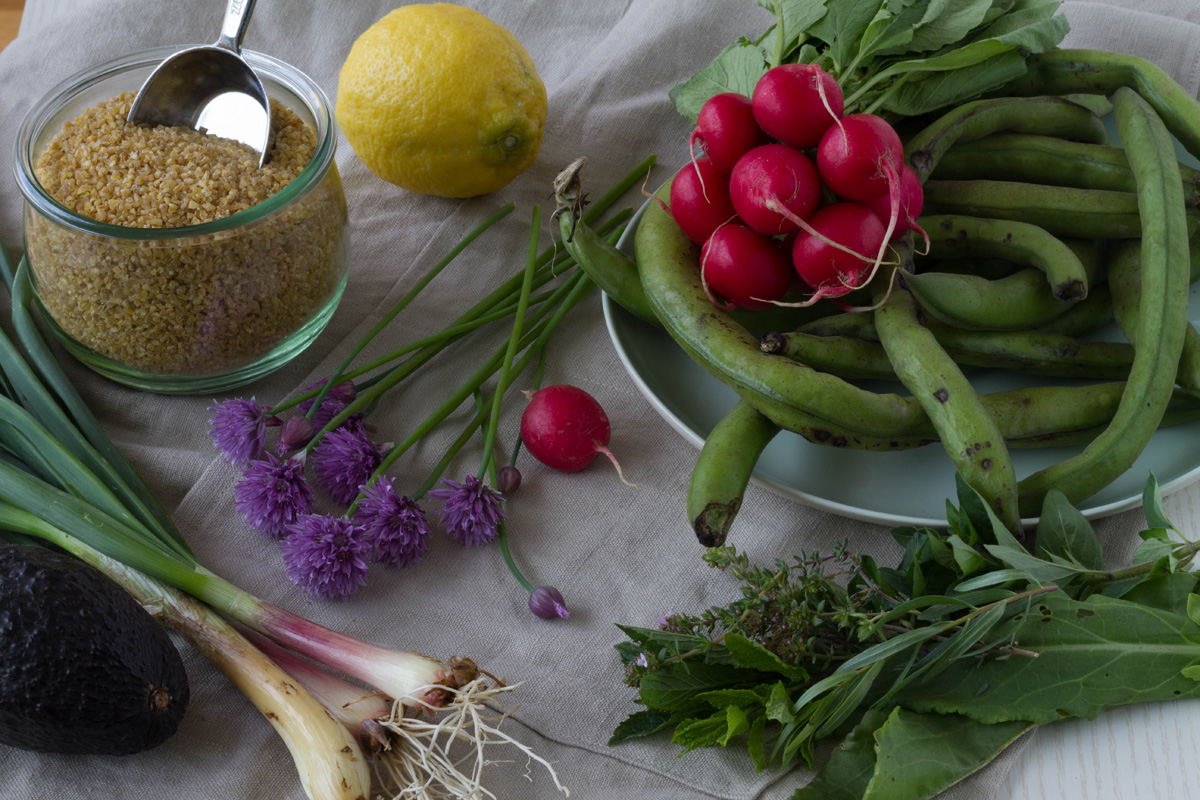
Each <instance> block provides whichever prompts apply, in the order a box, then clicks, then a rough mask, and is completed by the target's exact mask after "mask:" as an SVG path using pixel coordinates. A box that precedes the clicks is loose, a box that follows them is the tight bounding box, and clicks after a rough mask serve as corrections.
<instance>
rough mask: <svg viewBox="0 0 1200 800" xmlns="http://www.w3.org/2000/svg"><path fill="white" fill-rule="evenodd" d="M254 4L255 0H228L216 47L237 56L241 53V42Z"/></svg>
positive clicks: (248, 25) (244, 36)
mask: <svg viewBox="0 0 1200 800" xmlns="http://www.w3.org/2000/svg"><path fill="white" fill-rule="evenodd" d="M254 2H255V0H229V3H228V5H226V6H225V21H224V23H222V25H221V38H220V39H218V40H217V47H224V48H225V49H226V50H232V51H233V52H234V53H238V54H240V53H241V52H242V40H243V39H245V38H246V29H247V28H249V27H250V15H251V14H252V13H254Z"/></svg>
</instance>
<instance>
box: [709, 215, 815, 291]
mask: <svg viewBox="0 0 1200 800" xmlns="http://www.w3.org/2000/svg"><path fill="white" fill-rule="evenodd" d="M795 274H796V273H795V270H793V269H792V265H791V260H790V259H789V258H788V257H787V256H785V255H784V254H783V253H782V252H781V251H780V249H779V247H778V246H777V245H776V244H775V242H774V241H773V240H771V239H769V238H767V237H766V236H763V235H762V234H758V233H755V232H754V231H752V230H751V229H750V228H747V227H746V226H745V225H722V226H721V227H720V228H717V229H716V230H715V231H713V235H712V236H710V237H708V241H707V242H705V243H704V249H702V250H701V251H700V277H701V280H703V282H704V291H705V293H706V294H708V299H709V300H711V301H712V304H713V305H715V306H717V307H718V308H721V309H724V310H726V311H728V310H729V309H730V308H767V307H768V306H770V305H771V303H770V301H772V300H778V299H779V298H781V297H783V295H784V293H785V292H787V290H788V287H789V286H790V285H791V282H792V278H793V277H794V276H795ZM714 294H715V295H716V296H715V297H714Z"/></svg>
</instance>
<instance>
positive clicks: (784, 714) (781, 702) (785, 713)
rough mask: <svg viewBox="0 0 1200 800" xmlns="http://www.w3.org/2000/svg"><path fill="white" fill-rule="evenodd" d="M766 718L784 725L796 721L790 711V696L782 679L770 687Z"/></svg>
mask: <svg viewBox="0 0 1200 800" xmlns="http://www.w3.org/2000/svg"><path fill="white" fill-rule="evenodd" d="M767 718H768V719H772V720H774V721H775V722H781V723H783V724H784V725H787V724H788V723H791V722H795V721H796V716H795V714H793V713H792V698H791V695H789V694H788V690H787V687H786V686H784V685H783V681H779V682H778V683H776V684H775V685H773V686H772V687H771V698H770V699H769V700H767Z"/></svg>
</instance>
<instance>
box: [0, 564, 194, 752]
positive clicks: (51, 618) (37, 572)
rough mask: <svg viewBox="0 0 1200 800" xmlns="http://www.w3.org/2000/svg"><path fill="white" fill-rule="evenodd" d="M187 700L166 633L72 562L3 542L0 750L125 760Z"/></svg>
mask: <svg viewBox="0 0 1200 800" xmlns="http://www.w3.org/2000/svg"><path fill="white" fill-rule="evenodd" d="M188 697H189V690H188V681H187V674H186V673H185V672H184V668H183V661H182V659H181V658H180V657H179V653H178V652H177V651H176V649H175V646H174V645H173V644H172V643H171V640H170V637H169V636H168V635H167V632H166V630H165V629H164V628H163V627H162V626H161V625H159V624H158V623H157V622H155V621H154V619H153V618H152V617H151V616H150V615H149V614H148V613H147V612H146V611H145V610H144V609H143V608H142V607H141V606H140V605H139V604H138V603H137V601H136V600H134V599H133V597H131V596H130V595H129V594H127V593H126V592H125V591H124V590H123V589H121V587H120V586H118V585H117V584H116V583H114V582H113V581H111V580H110V579H109V578H107V577H106V576H105V575H103V574H102V573H101V572H100V571H99V570H97V569H95V568H93V567H91V566H88V565H87V564H85V563H83V562H82V561H79V560H78V559H76V558H74V557H72V556H69V555H63V554H60V553H58V552H54V551H50V550H47V549H45V548H40V547H29V546H22V545H11V544H6V543H2V542H0V743H2V744H6V745H10V746H12V747H19V748H21V749H23V750H36V751H40V752H46V753H80V754H84V753H86V754H92V755H128V754H131V753H137V752H140V751H142V750H148V749H149V748H151V747H154V746H156V745H158V744H161V743H162V742H164V741H166V739H167V738H168V737H170V736H171V734H173V733H174V732H175V730H176V729H177V728H178V726H179V721H180V720H181V719H182V718H183V714H184V711H185V710H186V708H187V703H188Z"/></svg>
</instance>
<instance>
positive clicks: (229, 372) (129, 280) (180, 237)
mask: <svg viewBox="0 0 1200 800" xmlns="http://www.w3.org/2000/svg"><path fill="white" fill-rule="evenodd" d="M177 49H178V48H175V47H166V48H156V49H152V50H144V51H141V52H137V53H133V54H130V55H128V56H124V57H122V58H118V59H115V60H113V61H109V62H106V63H104V64H100V65H97V66H95V67H92V68H90V69H88V70H85V71H83V72H81V73H79V74H77V75H75V76H74V77H72V78H69V79H67V80H66V81H64V82H63V83H61V84H59V85H58V86H57V87H55V88H54V89H53V90H51V91H50V92H49V93H48V94H47V95H46V96H45V97H43V98H42V99H41V100H40V101H39V102H38V103H37V104H36V105H35V106H34V107H33V109H32V110H31V111H30V112H29V113H28V114H27V115H26V117H25V120H24V121H23V123H22V125H21V129H20V132H19V134H18V137H17V145H16V147H17V153H16V175H17V183H18V185H19V187H20V189H21V193H22V194H23V195H24V198H25V213H24V239H25V262H24V263H25V266H26V267H27V268H28V270H29V274H30V278H31V281H32V286H33V290H34V296H35V297H36V299H37V302H38V305H39V308H40V310H41V311H42V314H43V317H44V318H45V319H46V320H47V322H48V323H49V326H50V328H51V329H52V330H53V331H54V333H55V335H56V336H57V337H58V338H59V339H60V341H61V342H62V343H63V345H64V346H65V347H66V348H67V349H68V350H69V351H70V352H71V353H72V354H73V355H74V356H75V357H76V358H78V359H79V360H80V361H82V362H83V363H84V364H86V365H87V366H88V367H90V368H91V369H93V370H95V371H96V372H98V373H100V374H102V375H105V376H107V377H109V378H111V379H113V380H115V381H118V382H120V383H124V384H127V385H129V386H134V387H137V388H140V389H145V390H149V391H154V392H161V393H167V394H198V393H210V392H218V391H223V390H226V389H230V388H233V387H235V386H239V385H241V384H245V383H248V382H249V381H252V380H255V379H256V378H259V377H261V376H263V375H265V374H267V373H269V372H271V371H273V370H275V369H277V368H279V367H280V366H282V365H283V364H285V363H287V362H288V361H289V360H291V359H292V358H294V357H295V356H296V355H297V354H299V353H300V351H302V350H303V349H304V348H305V347H307V346H308V345H309V344H310V343H311V342H312V341H313V340H314V339H315V338H316V337H317V335H318V334H319V333H320V332H321V330H322V329H323V328H324V327H325V325H326V323H328V321H329V319H330V317H331V316H332V315H333V312H334V309H335V308H336V307H337V304H338V301H339V300H340V299H341V295H342V292H343V290H344V289H345V286H346V275H347V269H348V264H349V254H348V231H347V215H346V198H345V193H344V192H343V189H342V183H341V179H340V178H339V176H338V171H337V166H336V164H335V163H334V148H335V144H336V141H337V132H336V127H335V125H334V121H333V112H332V108H331V106H330V103H329V100H328V99H327V98H326V97H325V95H324V94H323V93H322V91H321V89H320V88H319V87H318V86H317V85H316V84H315V83H314V82H313V81H312V80H311V79H310V78H308V77H307V76H306V75H304V74H303V73H301V72H300V71H299V70H297V69H296V68H295V67H292V66H290V65H288V64H285V63H283V62H282V61H278V60H276V59H274V58H271V57H269V56H265V55H261V54H258V53H254V52H250V51H244V52H243V56H244V57H245V58H246V60H247V61H248V62H249V63H250V65H251V66H252V67H253V68H254V69H255V70H256V71H257V72H258V74H259V76H260V77H261V79H262V81H263V84H264V85H265V86H266V88H267V94H268V96H270V98H271V99H272V100H274V101H276V102H279V103H281V104H283V105H285V106H287V107H289V108H290V109H291V110H292V111H293V112H295V113H296V114H297V115H298V116H299V117H300V118H301V119H302V120H303V121H304V123H305V124H307V125H308V126H309V127H310V128H311V129H312V131H313V132H314V133H315V134H316V150H315V152H314V155H313V156H312V158H311V160H309V162H308V163H307V166H305V167H304V168H303V171H302V172H301V173H300V174H299V176H298V177H296V178H295V179H293V180H292V181H291V182H290V183H289V184H287V186H285V187H284V188H283V189H282V190H280V191H279V192H278V193H277V194H275V195H273V196H271V197H270V198H268V199H266V200H264V201H263V202H261V203H258V204H257V205H254V206H251V207H249V208H246V209H244V210H241V211H237V212H236V213H233V214H231V215H229V216H227V217H224V218H222V219H217V220H214V221H211V222H204V223H202V224H196V225H188V226H185V227H175V228H143V227H125V226H118V225H109V224H105V223H103V222H98V221H96V220H94V219H91V218H89V217H87V216H84V215H82V214H80V213H76V212H75V211H72V210H71V209H69V208H67V207H66V206H65V205H63V204H62V203H60V202H59V201H58V200H56V199H55V198H54V197H52V196H51V195H50V194H49V193H48V192H47V191H46V189H45V188H44V187H43V185H42V184H41V183H40V182H39V180H38V176H37V171H36V167H37V164H38V160H39V159H40V158H41V156H42V153H43V152H44V151H45V150H46V149H47V147H48V146H49V145H50V143H51V141H52V140H53V139H54V138H55V136H57V135H58V133H59V132H60V131H61V130H62V128H63V125H64V123H66V122H68V121H70V120H72V119H75V118H76V117H77V116H78V115H79V114H80V113H81V112H82V111H84V110H85V109H88V108H90V107H92V106H94V105H96V104H97V103H100V102H102V101H105V100H108V99H110V98H113V97H116V96H117V95H119V94H121V93H122V92H126V91H130V90H134V91H136V90H137V89H138V88H139V87H140V86H141V84H142V82H143V81H144V80H145V78H146V76H147V75H149V74H150V72H151V70H153V68H154V67H155V66H156V65H157V64H159V63H160V62H161V61H162V60H163V59H164V58H166V57H167V56H169V55H171V54H172V53H174V52H176V50H177Z"/></svg>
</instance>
